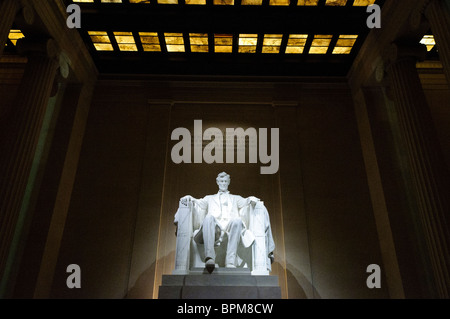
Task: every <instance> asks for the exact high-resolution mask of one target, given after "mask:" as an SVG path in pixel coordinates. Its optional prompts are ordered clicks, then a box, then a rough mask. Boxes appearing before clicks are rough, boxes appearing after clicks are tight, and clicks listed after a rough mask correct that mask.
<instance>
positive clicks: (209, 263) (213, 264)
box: [205, 258, 216, 273]
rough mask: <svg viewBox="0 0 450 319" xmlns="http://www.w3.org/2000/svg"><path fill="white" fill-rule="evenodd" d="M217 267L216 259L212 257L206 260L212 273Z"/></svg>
mask: <svg viewBox="0 0 450 319" xmlns="http://www.w3.org/2000/svg"><path fill="white" fill-rule="evenodd" d="M215 267H216V262H215V261H214V259H212V258H210V259H208V260H207V261H206V262H205V268H206V270H208V272H209V273H212V272H213V270H214V268H215Z"/></svg>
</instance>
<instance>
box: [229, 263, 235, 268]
mask: <svg viewBox="0 0 450 319" xmlns="http://www.w3.org/2000/svg"><path fill="white" fill-rule="evenodd" d="M227 268H236V266H235V265H233V264H227Z"/></svg>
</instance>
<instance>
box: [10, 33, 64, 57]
mask: <svg viewBox="0 0 450 319" xmlns="http://www.w3.org/2000/svg"><path fill="white" fill-rule="evenodd" d="M16 47H17V50H18V52H19V53H20V54H22V55H29V54H35V55H42V56H46V57H48V58H49V59H57V58H58V57H59V54H60V49H59V47H58V44H57V43H56V41H55V40H53V39H48V38H44V39H33V38H22V39H19V40H18V41H17V45H16Z"/></svg>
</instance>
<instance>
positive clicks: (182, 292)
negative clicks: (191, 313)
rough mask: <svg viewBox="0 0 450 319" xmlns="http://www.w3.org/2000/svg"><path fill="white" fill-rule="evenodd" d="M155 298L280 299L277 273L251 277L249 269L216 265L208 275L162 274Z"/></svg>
mask: <svg viewBox="0 0 450 319" xmlns="http://www.w3.org/2000/svg"><path fill="white" fill-rule="evenodd" d="M158 298H159V299H281V289H280V287H279V285H278V276H252V275H251V274H250V270H248V269H242V268H236V269H229V268H218V269H214V271H213V272H212V273H211V274H209V273H208V272H207V271H206V270H205V269H200V268H199V269H193V270H191V271H190V273H189V275H163V277H162V284H161V286H160V287H159V295H158Z"/></svg>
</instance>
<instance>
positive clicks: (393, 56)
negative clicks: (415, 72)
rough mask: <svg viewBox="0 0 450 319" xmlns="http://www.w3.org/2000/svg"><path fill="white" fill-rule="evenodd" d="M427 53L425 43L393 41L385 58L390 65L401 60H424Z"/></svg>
mask: <svg viewBox="0 0 450 319" xmlns="http://www.w3.org/2000/svg"><path fill="white" fill-rule="evenodd" d="M426 54H427V47H426V46H425V45H423V44H420V43H419V44H417V43H414V44H407V43H400V42H393V43H392V44H391V45H390V46H389V47H388V48H387V50H386V52H385V56H386V58H385V60H386V62H387V64H388V66H389V65H392V64H394V63H396V62H399V61H401V60H416V61H423V60H425V58H426Z"/></svg>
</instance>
